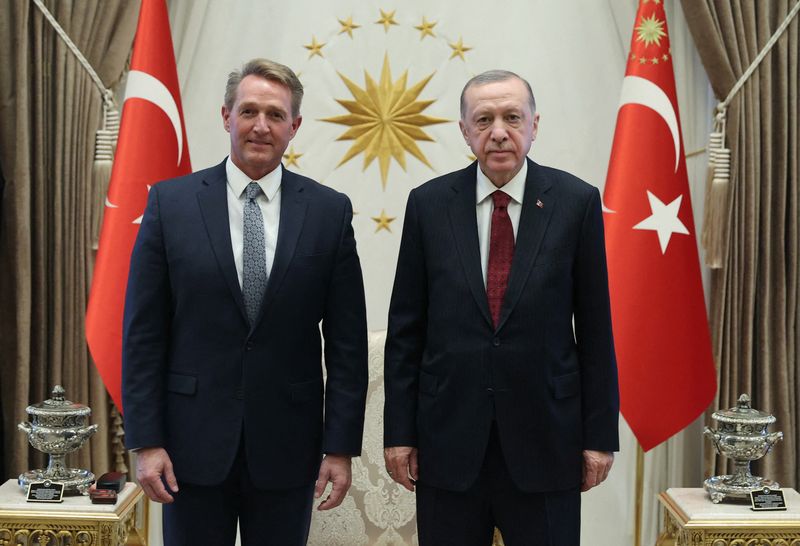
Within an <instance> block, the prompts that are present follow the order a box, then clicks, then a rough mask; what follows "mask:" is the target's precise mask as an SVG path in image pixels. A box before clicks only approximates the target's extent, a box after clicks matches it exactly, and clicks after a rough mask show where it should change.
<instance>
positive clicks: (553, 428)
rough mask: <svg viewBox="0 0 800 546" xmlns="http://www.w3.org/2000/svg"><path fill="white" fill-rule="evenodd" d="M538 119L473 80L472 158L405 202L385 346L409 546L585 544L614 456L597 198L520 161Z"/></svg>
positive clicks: (465, 106)
mask: <svg viewBox="0 0 800 546" xmlns="http://www.w3.org/2000/svg"><path fill="white" fill-rule="evenodd" d="M538 121H539V114H538V113H537V112H536V105H535V101H534V98H533V93H532V91H531V88H530V85H529V84H528V83H527V82H526V81H525V80H523V79H522V78H520V77H519V76H517V75H516V74H513V73H511V72H506V71H490V72H486V73H484V74H481V75H479V76H476V77H475V78H473V79H472V80H470V81H469V82H468V83H467V85H466V86H465V88H464V91H463V93H462V96H461V122H460V127H461V131H462V133H463V136H464V139H465V140H466V142H467V144H468V145H469V146H470V148H471V149H472V151H473V153H474V154H475V156H476V157H477V162H476V163H473V164H472V165H470V166H469V167H467V168H466V169H463V170H461V171H457V172H454V173H450V174H447V175H445V176H442V177H439V178H437V179H434V180H431V181H430V182H427V183H426V184H423V185H422V186H420V187H419V188H416V189H415V190H414V191H412V192H411V194H410V196H409V198H408V205H407V209H406V216H405V223H404V225H403V238H402V242H401V245H400V255H399V259H398V264H397V274H396V277H395V283H394V289H393V292H392V300H391V306H390V311H389V332H388V339H387V342H386V357H385V358H386V360H385V367H386V379H385V380H386V408H385V446H386V450H385V458H386V466H387V469H388V471H389V473H390V474H391V475H392V476H393V478H394V479H395V480H396V481H397V482H399V483H400V484H402V485H404V486H405V487H406V488H408V489H410V490H414V488H415V486H416V492H417V522H418V526H419V538H420V545H421V546H442V545H448V544H452V545H458V546H472V545H474V546H486V545H488V544H490V543H491V541H492V530H493V528H494V527H495V526H496V527H499V528H500V530H501V532H502V533H503V537H504V539H505V542H506V544H507V545H508V546H522V545H530V544H537V545H538V544H541V545H556V544H558V545H559V546H565V545H567V546H569V545H577V544H578V543H579V541H580V492H581V491H586V490H588V489H590V488H592V487H594V486H596V485H598V484H600V483H601V482H602V481H603V480H604V479H605V478H606V476H607V475H608V472H609V470H610V468H611V465H612V461H613V451H615V450H617V449H618V433H617V429H618V406H619V396H618V389H617V376H616V360H615V356H614V344H613V338H612V333H611V318H610V311H609V297H608V285H607V273H606V260H605V246H604V239H603V223H602V216H601V204H600V195H599V192H598V191H597V189H596V188H594V187H592V186H590V185H589V184H587V183H585V182H583V181H581V180H579V179H578V178H576V177H574V176H572V175H570V174H568V173H566V172H563V171H559V170H556V169H552V168H548V167H543V166H541V165H538V164H536V163H534V162H533V161H530V160H529V159H527V157H526V156H527V154H528V151H529V150H530V147H531V144H532V142H533V140H534V139H535V138H536V133H537V128H538Z"/></svg>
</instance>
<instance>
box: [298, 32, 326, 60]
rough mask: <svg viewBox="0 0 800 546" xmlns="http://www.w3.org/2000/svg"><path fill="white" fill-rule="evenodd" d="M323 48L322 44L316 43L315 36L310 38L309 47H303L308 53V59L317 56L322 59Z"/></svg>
mask: <svg viewBox="0 0 800 546" xmlns="http://www.w3.org/2000/svg"><path fill="white" fill-rule="evenodd" d="M324 46H325V44H324V43H322V44H320V43H318V42H317V37H316V36H311V43H310V44H309V45H304V46H303V47H304V48H306V49H307V50H308V51H309V52H310V53H309V54H308V58H309V59H310V58H311V57H313V56H314V55H319V56H320V57H322V56H323V55H322V48H323V47H324Z"/></svg>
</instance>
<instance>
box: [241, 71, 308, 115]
mask: <svg viewBox="0 0 800 546" xmlns="http://www.w3.org/2000/svg"><path fill="white" fill-rule="evenodd" d="M247 76H258V77H260V78H264V79H265V80H270V81H274V82H278V83H280V84H283V85H285V86H286V87H288V88H289V91H291V93H292V118H296V117H297V116H299V115H300V104H301V103H302V102H303V84H302V83H300V80H299V79H298V78H297V75H296V74H295V73H294V72H293V71H292V69H291V68H289V67H288V66H285V65H282V64H280V63H276V62H275V61H270V60H269V59H253V60H250V61H247V63H245V65H244V66H243V67H242V69H241V70H234V71H233V72H231V73H230V74H228V83H227V85H226V86H225V107H226V108H227V109H228V110H232V109H233V103H234V102H235V101H236V90H237V89H238V88H239V84H240V83H242V80H243V79H244V78H246V77H247Z"/></svg>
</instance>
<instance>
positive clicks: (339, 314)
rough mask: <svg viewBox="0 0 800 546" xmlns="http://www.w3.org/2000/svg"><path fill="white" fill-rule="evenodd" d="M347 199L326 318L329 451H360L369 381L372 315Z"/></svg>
mask: <svg viewBox="0 0 800 546" xmlns="http://www.w3.org/2000/svg"><path fill="white" fill-rule="evenodd" d="M343 199H344V200H345V205H344V207H342V210H343V212H342V217H341V236H340V241H339V248H338V250H337V252H336V258H335V265H334V269H333V274H332V277H331V281H330V287H329V290H328V296H327V299H326V302H325V310H324V316H323V319H322V335H323V336H324V338H325V367H326V372H327V376H328V378H327V383H326V387H325V429H324V436H323V446H322V447H323V451H324V452H325V453H335V454H340V455H345V454H346V455H360V453H361V439H362V434H363V431H364V409H365V406H366V398H367V385H368V381H369V377H368V376H369V372H368V367H367V317H366V304H365V300H364V281H363V278H362V275H361V263H360V261H359V259H358V253H357V252H356V240H355V237H354V235H353V226H352V219H353V209H352V206H351V204H350V200H349V199H347V198H346V197H344V198H343Z"/></svg>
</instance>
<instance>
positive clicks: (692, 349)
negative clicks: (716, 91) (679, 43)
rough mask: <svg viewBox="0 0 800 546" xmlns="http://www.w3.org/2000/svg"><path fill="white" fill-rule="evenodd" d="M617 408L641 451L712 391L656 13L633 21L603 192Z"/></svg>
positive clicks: (674, 110)
mask: <svg viewBox="0 0 800 546" xmlns="http://www.w3.org/2000/svg"><path fill="white" fill-rule="evenodd" d="M603 203H604V215H603V216H604V220H605V228H606V248H607V253H608V274H609V291H610V293H611V315H612V320H613V326H614V340H615V346H616V352H617V360H618V366H619V385H620V399H621V400H620V409H621V411H622V415H623V416H624V417H625V420H626V421H627V423H628V425H629V426H630V427H631V429H632V430H633V433H634V435H635V436H636V438H637V440H638V441H639V444H640V445H641V446H642V449H644V450H645V451H647V450H649V449H651V448H653V447H655V446H657V445H658V444H660V443H661V442H663V441H664V440H666V439H668V438H669V437H670V436H672V435H673V434H675V433H677V432H679V431H680V430H682V429H683V428H685V427H686V426H687V425H689V424H690V423H691V422H692V421H693V420H694V419H696V418H697V417H698V416H699V415H700V414H701V413H702V412H703V411H705V409H706V408H707V407H708V405H709V404H710V403H711V401H712V399H713V397H714V394H715V393H716V386H717V385H716V371H715V368H714V361H713V358H712V354H711V340H710V336H709V329H708V319H707V316H706V307H705V300H704V296H703V285H702V281H701V276H700V264H699V260H698V253H697V242H696V235H695V226H694V220H693V216H692V203H691V196H690V194H689V182H688V178H687V175H686V161H685V155H684V149H683V142H682V138H681V129H680V116H679V114H678V101H677V95H676V92H675V76H674V73H673V66H672V57H671V54H670V44H669V35H668V31H667V20H666V15H665V13H664V6H663V4H662V3H661V2H660V1H659V0H650V1H648V0H643V1H642V2H640V4H639V9H638V12H637V14H636V21H635V23H634V31H633V38H632V39H631V51H630V55H629V57H628V64H627V69H626V71H625V79H624V81H623V85H622V97H621V100H620V106H619V111H618V114H617V126H616V130H615V132H614V143H613V147H612V150H611V159H610V162H609V166H608V177H607V180H606V185H605V190H604V194H603Z"/></svg>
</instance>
